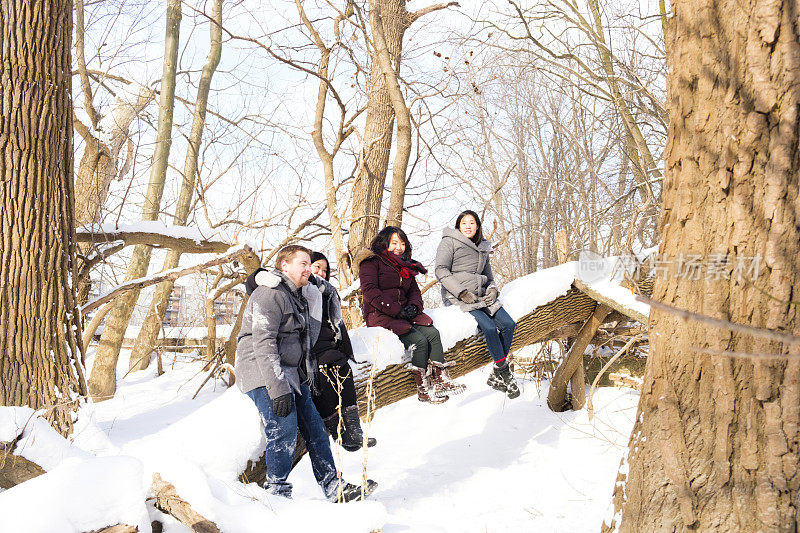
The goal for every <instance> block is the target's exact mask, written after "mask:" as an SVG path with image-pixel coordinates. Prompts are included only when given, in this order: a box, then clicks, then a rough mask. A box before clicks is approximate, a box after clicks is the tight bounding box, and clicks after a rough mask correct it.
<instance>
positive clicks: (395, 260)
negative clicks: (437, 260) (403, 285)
mask: <svg viewBox="0 0 800 533" xmlns="http://www.w3.org/2000/svg"><path fill="white" fill-rule="evenodd" d="M381 257H383V258H384V259H386V260H387V261H388V262H389V264H390V265H392V266H393V267H394V268H396V269H397V271H398V272H399V273H400V277H401V278H402V279H406V278H408V277H410V276H411V275H412V274H411V273H412V272H413V273H414V274H413V275H414V276H416V275H417V274H427V273H428V270H427V269H426V268H425V267H424V266H422V265H421V264H420V263H419V262H417V261H414V260H413V259H409V260H408V261H406V260H405V259H403V258H402V257H400V256H399V255H395V254H393V253H392V252H390V251H389V250H384V251H383V253H382V254H381Z"/></svg>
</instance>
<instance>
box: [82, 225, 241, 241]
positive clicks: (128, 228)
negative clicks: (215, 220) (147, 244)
mask: <svg viewBox="0 0 800 533" xmlns="http://www.w3.org/2000/svg"><path fill="white" fill-rule="evenodd" d="M75 231H76V232H77V233H79V234H89V235H94V234H105V233H152V234H156V235H163V236H164V237H171V238H173V239H191V240H193V241H195V242H198V243H200V242H203V241H209V242H224V243H228V242H231V240H232V236H231V235H230V232H228V231H225V230H223V229H219V228H197V227H188V226H169V225H167V224H164V223H163V222H161V221H158V220H152V221H151V220H140V221H138V222H133V223H130V224H114V223H103V224H86V225H85V226H81V227H79V228H77V229H76V230H75Z"/></svg>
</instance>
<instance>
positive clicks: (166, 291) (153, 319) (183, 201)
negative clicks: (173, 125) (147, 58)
mask: <svg viewBox="0 0 800 533" xmlns="http://www.w3.org/2000/svg"><path fill="white" fill-rule="evenodd" d="M209 24H210V27H211V28H210V30H211V49H210V50H209V52H208V58H207V60H206V64H205V66H203V72H202V73H201V75H200V84H199V86H198V88H197V99H196V100H195V108H194V118H193V120H192V130H191V132H190V133H189V146H188V149H187V151H186V162H185V163H184V165H183V182H182V183H181V191H180V194H179V196H178V205H177V207H176V208H175V221H174V224H175V225H176V226H185V225H186V221H187V220H188V218H189V210H190V209H191V205H192V197H193V196H194V188H195V178H196V176H197V170H198V169H197V165H198V163H197V161H198V156H199V155H200V143H201V141H202V140H203V129H204V128H205V123H206V109H207V108H208V94H209V92H210V91H211V79H212V77H213V76H214V72H215V71H216V70H217V65H219V60H220V57H221V56H222V0H215V2H214V11H213V13H212V15H211V20H210V21H209ZM180 258H181V253H180V251H178V250H170V251H169V252H167V257H166V259H164V268H163V270H170V269H172V268H176V267H177V266H178V263H179V262H180ZM174 287H175V281H174V280H168V281H164V282H162V283H159V285H158V287H156V292H155V294H154V295H153V300H152V301H151V302H150V309H149V310H148V311H147V316H146V317H145V319H144V323H143V324H142V328H141V329H140V330H139V336H138V337H136V342H135V343H134V345H133V351H132V352H131V359H130V363H129V366H130V369H131V370H143V369H145V368H147V366H148V365H149V364H150V353H151V352H152V351H153V346H155V344H156V340H157V339H158V332H159V331H160V330H161V324H162V322H163V321H164V315H165V314H166V312H167V304H168V302H169V297H170V296H171V295H172V290H173V288H174Z"/></svg>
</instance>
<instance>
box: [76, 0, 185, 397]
mask: <svg viewBox="0 0 800 533" xmlns="http://www.w3.org/2000/svg"><path fill="white" fill-rule="evenodd" d="M180 21H181V2H180V0H169V2H168V5H167V20H166V38H165V45H164V48H165V50H164V68H163V75H162V79H161V99H160V102H159V112H158V132H157V136H156V148H155V153H154V154H153V167H152V169H151V172H150V182H149V183H148V186H147V195H146V196H145V203H144V207H143V209H142V220H156V219H157V218H158V214H159V206H160V204H161V196H162V195H163V193H164V182H165V180H166V170H167V162H168V159H169V151H170V147H171V146H172V113H173V109H174V103H175V73H176V67H177V61H178V44H179V37H180ZM151 252H152V248H151V247H149V246H145V245H137V246H136V247H134V250H133V256H132V258H131V261H130V265H129V266H128V272H127V274H126V276H125V279H126V280H132V279H137V278H141V277H142V276H144V275H146V274H147V269H148V267H149V265H150V253H151ZM138 298H139V291H138V290H135V291H130V292H129V293H127V294H125V295H124V296H122V297H120V298H119V299H117V300H116V301H115V303H114V308H113V309H112V310H111V312H110V314H109V317H108V318H107V319H106V324H105V327H104V328H103V334H102V335H101V337H100V344H99V345H98V347H97V355H96V357H95V361H94V366H93V367H92V373H91V375H90V377H89V392H90V393H91V395H92V398H93V399H94V400H95V401H103V400H107V399H109V398H111V397H113V396H114V392H116V390H117V379H116V368H117V359H118V358H119V351H120V348H121V347H122V341H123V339H124V337H125V329H126V328H127V326H128V321H129V320H130V317H131V314H132V313H133V309H134V306H135V305H136V300H137V299H138Z"/></svg>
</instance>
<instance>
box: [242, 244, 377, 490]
mask: <svg viewBox="0 0 800 533" xmlns="http://www.w3.org/2000/svg"><path fill="white" fill-rule="evenodd" d="M276 267H277V268H276V270H274V271H272V272H261V273H259V276H261V278H260V279H258V282H259V285H258V287H257V288H256V290H255V291H253V294H252V295H251V296H250V299H249V300H248V302H247V307H246V308H245V314H244V320H243V322H242V330H241V333H240V334H239V339H238V345H237V349H236V382H237V384H238V385H239V388H240V389H241V390H242V392H244V393H245V394H247V396H249V397H250V399H251V400H253V403H255V404H256V407H257V408H258V411H259V413H261V417H262V419H263V421H264V425H265V428H264V434H265V435H266V440H267V446H266V459H267V480H266V483H265V484H264V488H265V489H266V490H268V491H269V492H272V493H274V494H278V495H280V496H285V497H287V498H290V497H291V496H292V484H291V483H288V482H287V481H286V480H287V478H288V477H289V473H290V472H291V470H292V462H293V460H294V451H295V442H296V438H297V431H298V429H299V430H300V433H301V434H302V435H303V439H305V441H306V448H307V449H308V454H309V456H310V458H311V468H312V470H313V472H314V477H315V478H316V479H317V483H319V485H320V486H321V487H322V490H323V492H324V493H325V496H326V497H327V498H328V499H329V500H331V501H340V502H341V501H352V500H360V499H361V498H362V490H361V487H360V486H357V485H353V484H351V483H345V482H344V481H341V482H340V480H339V478H338V477H337V475H336V466H335V465H334V462H333V454H332V453H331V447H330V441H329V440H328V434H327V433H326V432H325V425H324V424H323V422H322V419H321V418H320V416H319V413H318V412H317V409H316V407H314V403H313V402H312V400H311V391H310V390H309V384H313V382H314V380H313V376H311V375H309V374H310V373H311V372H313V368H314V366H313V365H312V364H311V362H310V361H309V354H310V350H311V347H310V345H309V335H308V323H309V316H308V302H306V299H305V298H304V297H303V295H302V293H301V289H302V287H303V286H304V285H306V284H307V283H308V277H309V275H310V274H311V251H310V250H309V249H307V248H304V247H303V246H298V245H291V246H286V247H284V248H282V249H281V250H280V251H279V252H278V256H277V260H276ZM376 485H377V484H376V483H375V482H374V481H372V480H368V481H367V487H366V488H365V491H364V494H363V495H366V494H369V492H370V491H371V490H372V489H373V488H374V487H375V486H376Z"/></svg>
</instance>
